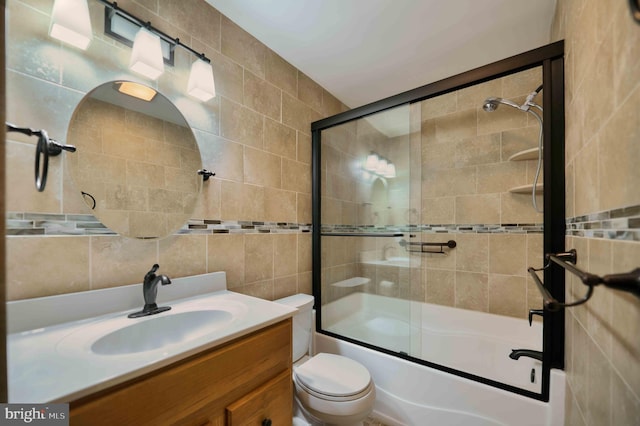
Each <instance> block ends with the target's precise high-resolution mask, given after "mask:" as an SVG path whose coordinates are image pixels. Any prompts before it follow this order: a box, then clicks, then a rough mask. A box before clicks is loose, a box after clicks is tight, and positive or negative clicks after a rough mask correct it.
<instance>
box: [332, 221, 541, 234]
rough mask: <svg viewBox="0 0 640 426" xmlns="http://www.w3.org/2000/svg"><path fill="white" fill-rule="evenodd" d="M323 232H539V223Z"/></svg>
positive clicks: (345, 228)
mask: <svg viewBox="0 0 640 426" xmlns="http://www.w3.org/2000/svg"><path fill="white" fill-rule="evenodd" d="M321 232H322V233H323V234H331V233H341V234H344V233H354V234H360V233H366V234H376V233H379V234H386V233H399V232H403V233H404V232H424V233H431V234H461V233H474V234H505V233H508V234H541V233H542V232H543V226H542V224H541V223H520V224H517V223H503V224H486V223H484V224H474V225H469V224H465V225H439V224H424V225H404V226H350V225H322V229H321Z"/></svg>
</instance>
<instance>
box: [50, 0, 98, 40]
mask: <svg viewBox="0 0 640 426" xmlns="http://www.w3.org/2000/svg"><path fill="white" fill-rule="evenodd" d="M49 35H50V36H51V37H53V38H55V39H58V40H60V41H63V42H65V43H67V44H70V45H72V46H75V47H77V48H80V49H82V50H86V49H87V47H89V43H90V42H91V39H92V38H93V32H92V31H91V18H90V17H89V7H88V6H87V0H56V1H55V3H54V4H53V11H52V12H51V27H50V28H49Z"/></svg>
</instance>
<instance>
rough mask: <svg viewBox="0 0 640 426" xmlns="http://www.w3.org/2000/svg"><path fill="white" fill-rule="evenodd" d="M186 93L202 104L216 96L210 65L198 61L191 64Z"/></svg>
mask: <svg viewBox="0 0 640 426" xmlns="http://www.w3.org/2000/svg"><path fill="white" fill-rule="evenodd" d="M187 93H189V94H190V95H191V96H193V97H195V98H198V99H200V100H201V101H203V102H207V101H208V100H209V99H213V98H214V97H215V96H216V85H215V83H214V81H213V68H212V67H211V64H210V63H208V62H205V61H203V60H201V59H198V60H196V61H195V62H194V63H193V64H191V74H189V83H188V84H187Z"/></svg>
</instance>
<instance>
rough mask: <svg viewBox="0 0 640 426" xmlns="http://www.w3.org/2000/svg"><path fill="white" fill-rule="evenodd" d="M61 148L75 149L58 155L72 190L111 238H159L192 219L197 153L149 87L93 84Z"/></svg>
mask: <svg viewBox="0 0 640 426" xmlns="http://www.w3.org/2000/svg"><path fill="white" fill-rule="evenodd" d="M143 98H144V99H143ZM67 143H69V144H71V145H75V146H76V148H77V151H76V153H75V154H74V155H73V156H71V155H69V156H67V157H66V158H67V160H68V161H67V165H68V166H67V167H68V171H69V174H70V175H71V178H72V179H73V182H74V184H75V186H76V189H77V190H78V192H79V193H80V194H81V195H82V197H83V199H84V201H85V203H86V204H87V205H88V206H89V208H90V209H92V213H93V214H94V215H95V216H96V217H97V218H98V219H99V220H100V221H101V222H102V223H103V224H104V225H105V226H107V227H109V228H110V229H111V230H113V231H115V232H117V233H118V234H120V235H124V236H128V237H133V238H161V237H164V236H167V235H170V234H172V233H173V232H175V231H176V230H177V229H179V228H180V227H181V226H182V225H183V224H184V223H185V222H186V221H187V220H188V219H189V218H190V217H191V215H192V214H193V211H194V209H195V205H196V202H197V199H198V195H199V193H200V189H201V187H202V177H201V176H199V175H198V174H197V171H198V169H201V168H202V161H201V158H200V150H199V149H198V144H197V142H196V139H195V137H194V135H193V132H192V131H191V129H190V128H189V125H188V124H187V122H186V120H185V119H184V117H183V116H182V114H181V113H180V111H178V109H177V108H176V107H175V106H174V105H173V104H172V103H171V101H169V100H168V99H167V98H165V97H164V96H162V95H161V94H160V93H158V92H156V91H155V90H154V89H151V88H149V87H146V86H144V85H141V84H138V83H131V82H126V81H118V82H109V83H105V84H103V85H101V86H98V87H96V88H95V89H94V90H92V91H91V92H89V93H88V94H87V95H86V96H85V97H84V98H83V99H82V100H81V101H80V103H79V104H78V106H77V108H76V109H75V111H74V113H73V116H72V118H71V122H70V124H69V130H68V132H67Z"/></svg>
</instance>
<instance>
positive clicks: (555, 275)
mask: <svg viewBox="0 0 640 426" xmlns="http://www.w3.org/2000/svg"><path fill="white" fill-rule="evenodd" d="M539 66H541V67H542V82H543V85H544V94H545V96H544V99H543V110H544V111H543V135H544V145H543V159H544V169H543V170H544V181H545V183H544V191H543V200H544V213H543V226H544V231H543V247H544V253H559V252H563V251H564V250H565V226H566V225H565V221H566V219H565V218H566V215H565V150H564V41H563V40H561V41H558V42H555V43H551V44H548V45H546V46H542V47H540V48H537V49H533V50H530V51H528V52H524V53H521V54H519V55H516V56H512V57H509V58H506V59H503V60H500V61H497V62H494V63H491V64H489V65H485V66H482V67H479V68H476V69H473V70H471V71H467V72H464V73H462V74H458V75H455V76H452V77H449V78H445V79H443V80H440V81H437V82H434V83H431V84H427V85H425V86H421V87H418V88H416V89H412V90H409V91H406V92H403V93H400V94H398V95H394V96H391V97H389V98H386V99H382V100H379V101H376V102H372V103H370V104H367V105H363V106H361V107H358V108H354V109H351V110H349V111H345V112H342V113H340V114H336V115H334V116H331V117H327V118H325V119H322V120H319V121H315V122H313V123H311V135H312V160H311V162H312V248H313V254H312V257H313V283H312V285H313V295H314V298H315V305H314V306H315V309H316V331H317V332H318V333H321V334H325V335H328V336H331V337H334V338H337V339H341V340H345V341H348V342H351V343H354V344H357V345H360V346H364V347H367V348H369V349H373V350H376V351H380V352H384V353H387V354H389V355H392V356H396V357H399V358H403V359H406V360H409V361H412V362H417V363H419V364H422V365H426V366H428V367H431V368H435V369H438V370H441V371H445V372H448V373H451V374H455V375H458V376H462V377H465V378H468V379H471V380H475V381H478V382H481V383H485V384H488V385H491V386H494V387H498V388H500V389H504V390H507V391H511V392H514V393H517V394H520V395H523V396H527V397H530V398H534V399H538V400H541V401H549V377H550V370H551V368H558V369H564V338H565V336H564V334H565V331H564V320H565V315H564V311H563V310H560V311H558V312H549V311H545V314H544V318H543V342H542V347H543V360H542V386H541V392H540V393H536V392H531V391H528V390H525V389H522V388H518V387H515V386H511V385H507V384H505V383H501V382H496V381H494V380H490V379H487V378H485V377H480V376H476V375H473V374H470V373H465V372H462V371H459V370H455V369H452V368H449V367H445V366H442V365H439V364H435V363H433V362H429V361H426V360H422V359H419V358H415V357H412V356H410V355H407V354H405V353H400V352H394V351H391V350H388V349H385V348H380V347H377V346H374V345H371V344H368V343H364V342H361V341H358V340H355V339H352V338H349V337H345V336H342V335H338V334H335V333H332V332H329V331H326V330H323V329H322V306H321V300H322V299H321V271H322V269H321V267H322V263H321V262H322V259H321V253H322V251H321V225H322V222H321V187H320V185H321V132H322V130H326V129H328V128H330V127H333V126H337V125H340V124H343V123H346V122H349V121H352V120H356V119H359V118H363V117H366V116H369V115H371V114H375V113H378V112H381V111H384V110H388V109H391V108H394V107H397V106H400V105H405V104H411V103H414V102H419V101H422V100H425V99H428V98H432V97H435V96H439V95H443V94H446V93H449V92H453V91H456V90H459V89H463V88H465V87H469V86H473V85H476V84H480V83H484V82H486V81H489V80H493V79H496V78H500V77H504V76H506V75H509V74H514V73H517V72H520V71H524V70H527V69H530V68H535V67H539ZM544 253H543V254H544ZM564 279H565V275H564V271H563V269H562V268H561V267H558V266H557V265H553V264H552V265H551V266H550V267H548V268H546V269H545V271H544V282H545V283H546V284H545V286H546V287H547V289H548V290H549V291H550V293H551V294H553V295H554V297H555V298H556V299H557V300H559V301H560V302H564V300H565V282H564V281H565V280H564Z"/></svg>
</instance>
